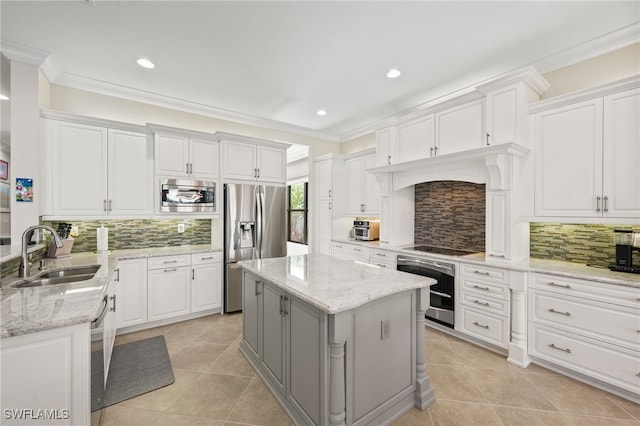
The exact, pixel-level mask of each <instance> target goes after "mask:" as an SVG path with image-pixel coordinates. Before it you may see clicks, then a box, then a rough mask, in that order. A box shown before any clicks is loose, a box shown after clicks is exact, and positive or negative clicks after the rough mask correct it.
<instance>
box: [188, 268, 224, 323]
mask: <svg viewBox="0 0 640 426" xmlns="http://www.w3.org/2000/svg"><path fill="white" fill-rule="evenodd" d="M221 285H222V264H221V263H210V264H204V265H197V266H193V267H192V269H191V312H199V311H205V310H207V309H216V308H220V307H221V306H222V303H221V288H222V287H221Z"/></svg>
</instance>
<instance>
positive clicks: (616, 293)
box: [529, 273, 640, 309]
mask: <svg viewBox="0 0 640 426" xmlns="http://www.w3.org/2000/svg"><path fill="white" fill-rule="evenodd" d="M529 287H530V288H537V289H541V290H546V291H552V292H554V293H562V294H567V295H572V296H576V297H586V298H591V299H597V300H599V301H602V302H609V303H614V304H616V305H623V306H629V307H632V308H636V309H640V289H639V288H634V287H626V286H622V285H616V284H609V283H603V282H598V281H591V280H580V279H574V278H565V277H561V276H558V275H550V274H538V273H535V274H531V278H530V281H529ZM594 296H595V297H594Z"/></svg>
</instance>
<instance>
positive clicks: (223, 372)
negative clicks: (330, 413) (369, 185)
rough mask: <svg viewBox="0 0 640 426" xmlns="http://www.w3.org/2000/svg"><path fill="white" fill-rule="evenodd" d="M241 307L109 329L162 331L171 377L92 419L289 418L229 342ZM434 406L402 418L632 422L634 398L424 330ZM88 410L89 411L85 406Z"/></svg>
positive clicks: (639, 416)
mask: <svg viewBox="0 0 640 426" xmlns="http://www.w3.org/2000/svg"><path fill="white" fill-rule="evenodd" d="M241 332H242V316H241V314H233V315H225V316H221V315H212V316H208V317H203V318H199V319H195V320H191V321H186V322H181V323H177V324H173V325H168V326H163V327H157V328H154V329H150V330H145V331H140V332H136V333H130V334H125V335H122V336H118V337H117V340H116V344H122V343H126V342H130V341H134V340H139V339H144V338H147V337H151V336H156V335H160V334H162V335H164V336H165V339H166V342H167V348H168V350H169V355H170V357H171V364H172V366H173V371H174V375H175V378H176V381H175V383H174V384H172V385H170V386H167V387H165V388H162V389H159V390H156V391H153V392H150V393H148V394H145V395H141V396H139V397H136V398H133V399H130V400H127V401H123V402H121V403H119V404H117V405H113V406H111V407H107V408H105V409H104V410H103V412H102V419H101V421H100V425H102V426H111V425H212V426H223V425H225V426H231V425H274V426H275V425H291V424H292V423H291V421H290V419H289V418H288V417H287V415H286V414H285V413H284V411H283V410H282V409H281V408H280V406H279V404H278V403H277V402H276V400H275V398H274V397H273V396H272V395H271V394H270V393H269V391H268V390H267V388H266V386H265V385H264V384H263V383H262V381H261V380H260V378H259V377H257V376H256V375H255V374H254V372H253V370H252V368H251V367H250V366H249V364H248V363H247V362H246V361H245V359H244V357H243V356H242V354H240V352H239V350H238V348H239V344H240V335H241ZM425 334H426V340H427V373H428V375H429V377H430V379H431V385H432V387H433V389H434V390H435V394H436V399H437V401H436V403H435V404H433V405H432V406H431V407H429V409H428V410H426V411H419V410H417V409H413V410H411V411H410V412H408V413H407V414H405V415H404V416H403V417H402V418H400V419H399V420H398V421H397V422H395V423H394V425H395V426H405V425H465V426H467V425H527V426H528V425H607V426H609V425H634V426H640V405H637V404H634V403H632V402H629V401H627V400H624V399H622V398H619V397H617V396H614V395H611V394H609V393H606V392H603V391H601V390H598V389H596V388H593V387H591V386H587V385H585V384H582V383H580V382H577V381H575V380H572V379H570V378H567V377H565V376H562V375H559V374H556V373H553V372H551V371H549V370H547V369H544V368H542V367H539V366H536V365H531V366H530V367H529V368H527V369H521V368H519V367H516V366H514V365H512V364H509V363H507V362H506V360H505V358H504V357H502V356H500V355H498V354H495V353H493V352H490V351H487V350H485V349H482V348H479V347H477V346H475V345H473V344H470V343H467V342H465V341H462V340H460V339H457V338H455V337H452V336H449V335H446V334H444V333H441V332H439V331H437V330H433V329H431V328H427V329H426V330H425ZM94 414H95V413H94Z"/></svg>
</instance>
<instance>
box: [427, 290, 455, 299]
mask: <svg viewBox="0 0 640 426" xmlns="http://www.w3.org/2000/svg"><path fill="white" fill-rule="evenodd" d="M429 293H431V294H435V295H436V296H440V297H445V298H447V299H451V295H450V294H447V293H440V292H439V291H435V290H429Z"/></svg>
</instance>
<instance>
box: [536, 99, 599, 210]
mask: <svg viewBox="0 0 640 426" xmlns="http://www.w3.org/2000/svg"><path fill="white" fill-rule="evenodd" d="M535 143H536V147H535V152H536V172H535V176H536V178H535V180H536V182H535V212H536V215H537V216H575V217H599V216H601V215H602V98H598V99H594V100H590V101H585V102H579V103H576V104H573V105H568V106H563V107H560V108H554V109H551V110H548V111H543V112H540V113H538V114H536V118H535Z"/></svg>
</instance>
